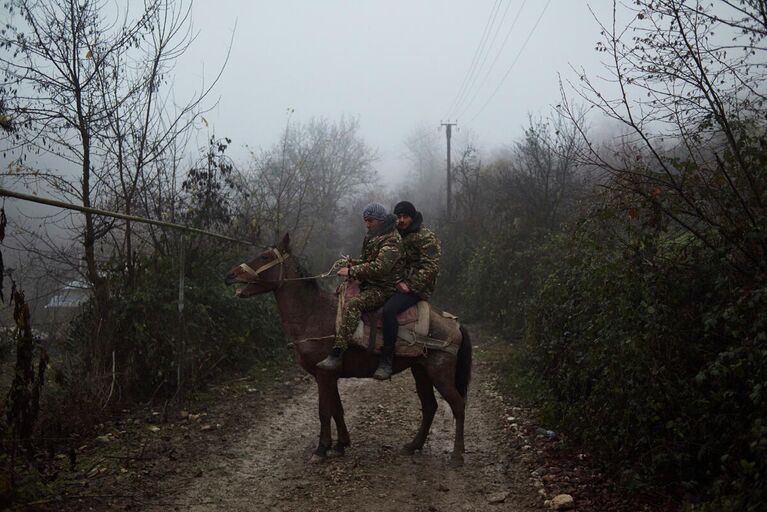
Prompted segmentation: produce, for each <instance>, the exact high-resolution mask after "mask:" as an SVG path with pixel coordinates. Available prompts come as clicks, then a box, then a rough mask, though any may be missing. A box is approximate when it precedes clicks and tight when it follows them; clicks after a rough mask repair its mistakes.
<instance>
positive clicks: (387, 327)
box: [382, 291, 421, 355]
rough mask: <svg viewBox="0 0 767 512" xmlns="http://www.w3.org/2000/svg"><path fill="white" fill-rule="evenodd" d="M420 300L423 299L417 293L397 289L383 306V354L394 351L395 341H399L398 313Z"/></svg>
mask: <svg viewBox="0 0 767 512" xmlns="http://www.w3.org/2000/svg"><path fill="white" fill-rule="evenodd" d="M419 300H421V299H419V298H418V295H416V294H415V293H402V292H400V291H397V292H394V295H392V296H391V297H389V300H387V301H386V304H384V307H383V340H384V346H383V349H382V352H383V354H385V355H386V354H392V353H394V342H395V341H397V330H399V323H398V322H397V315H399V314H400V313H402V312H403V311H405V310H406V309H407V308H409V307H410V306H414V305H415V304H416V303H418V301H419Z"/></svg>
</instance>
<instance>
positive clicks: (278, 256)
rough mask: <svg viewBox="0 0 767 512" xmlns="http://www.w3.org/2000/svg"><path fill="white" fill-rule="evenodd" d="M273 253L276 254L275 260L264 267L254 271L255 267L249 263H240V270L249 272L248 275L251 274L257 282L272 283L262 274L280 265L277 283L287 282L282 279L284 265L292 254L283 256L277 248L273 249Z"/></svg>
mask: <svg viewBox="0 0 767 512" xmlns="http://www.w3.org/2000/svg"><path fill="white" fill-rule="evenodd" d="M272 252H273V253H274V255H275V258H274V259H273V260H272V261H270V262H269V263H265V264H264V265H261V266H260V267H258V269H257V270H253V267H251V266H250V265H248V264H247V263H240V268H241V269H242V270H244V271H245V272H247V273H248V274H250V275H251V276H253V277H254V278H255V279H256V281H261V282H270V281H273V280H267V279H262V278H261V272H264V271H266V270H269V269H270V268H272V267H275V266H277V265H279V266H280V278H279V279H278V280H277V281H278V282H280V283H282V282H283V281H285V279H283V278H282V273H283V269H282V264H283V263H284V262H285V260H286V259H288V258H289V257H290V253H289V252H287V253H285V254H282V253H281V252H280V250H279V249H277V248H276V247H272Z"/></svg>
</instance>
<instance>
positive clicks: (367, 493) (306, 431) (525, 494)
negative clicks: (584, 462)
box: [140, 365, 543, 512]
mask: <svg viewBox="0 0 767 512" xmlns="http://www.w3.org/2000/svg"><path fill="white" fill-rule="evenodd" d="M483 371H484V368H483V366H482V365H476V366H475V379H474V382H473V383H472V387H471V390H470V399H469V407H468V412H467V420H466V434H467V436H466V456H465V464H464V466H463V467H460V468H453V467H451V466H450V465H449V451H450V450H451V448H452V443H453V432H454V429H453V418H452V414H451V413H450V408H449V407H448V405H447V403H446V402H444V401H441V400H440V403H439V410H438V413H437V416H436V418H435V421H434V424H433V426H432V432H431V436H430V438H429V440H428V442H427V444H426V446H425V448H424V450H423V451H422V452H421V453H419V454H416V455H415V456H408V455H404V454H402V453H400V450H399V448H400V446H401V445H403V444H404V443H405V442H407V441H409V440H410V439H411V437H412V435H413V434H414V433H415V430H416V429H417V426H418V421H419V419H420V409H419V403H418V399H417V396H416V394H415V389H414V384H413V379H412V376H411V375H410V374H409V372H406V373H403V374H399V375H396V376H395V377H394V378H393V379H392V380H391V381H390V382H384V383H380V382H376V381H373V380H368V379H364V380H356V379H355V380H344V381H342V383H341V385H340V389H341V396H342V399H343V401H344V405H345V410H346V419H347V424H348V425H349V428H350V431H351V436H352V447H351V448H350V449H348V450H347V452H346V455H345V456H344V457H343V458H337V459H329V460H328V461H326V462H323V463H319V464H311V463H309V460H310V456H311V452H312V450H313V449H314V448H315V447H316V443H317V436H318V419H317V414H316V411H317V391H316V387H315V386H314V383H313V381H310V380H309V379H306V378H301V379H298V381H297V383H296V384H294V385H292V386H291V388H292V389H291V390H290V391H289V392H287V393H286V395H285V396H283V397H282V398H281V399H280V400H279V401H277V400H275V401H274V403H273V404H272V406H271V407H263V405H264V404H263V402H264V400H274V397H270V396H269V395H268V394H261V395H259V396H256V397H253V398H251V399H249V400H246V401H243V403H241V413H242V419H243V421H249V422H251V424H250V426H246V427H245V428H243V429H242V430H241V431H240V433H239V435H238V436H237V438H236V439H234V440H230V442H229V443H228V444H227V445H226V446H223V447H221V449H220V450H214V451H213V454H211V455H210V456H209V457H208V458H207V460H205V461H204V463H202V467H201V470H200V471H201V473H197V476H196V478H191V479H190V478H188V475H186V476H185V477H183V478H177V479H174V478H173V477H168V476H166V477H165V478H164V481H163V482H162V485H161V487H162V488H163V489H164V490H163V492H160V493H158V494H157V495H156V498H155V499H154V500H150V501H144V502H143V503H142V506H141V507H140V508H142V509H146V510H167V509H168V508H169V506H170V507H172V508H175V509H177V510H190V511H209V510H233V511H237V510H242V511H245V510H248V511H252V510H275V511H311V510H322V511H365V510H377V511H397V512H403V511H411V510H412V511H454V510H458V511H471V510H488V509H491V510H499V511H500V510H504V511H505V510H509V511H527V510H540V509H541V508H542V503H543V498H542V497H541V496H540V495H539V494H538V493H537V490H536V488H535V487H534V486H533V485H532V484H531V482H530V468H529V467H528V466H527V465H525V464H524V463H521V462H520V461H518V460H515V458H516V457H515V456H514V455H513V454H518V453H519V452H518V451H517V450H510V449H507V446H506V445H507V442H508V438H509V432H508V430H507V429H504V428H503V425H504V422H507V417H506V416H505V415H504V414H503V411H502V408H501V406H500V403H499V402H498V399H497V398H495V397H494V396H493V393H492V391H491V390H489V389H488V386H487V383H486V378H485V376H484V374H483ZM213 442H215V440H214V441H213Z"/></svg>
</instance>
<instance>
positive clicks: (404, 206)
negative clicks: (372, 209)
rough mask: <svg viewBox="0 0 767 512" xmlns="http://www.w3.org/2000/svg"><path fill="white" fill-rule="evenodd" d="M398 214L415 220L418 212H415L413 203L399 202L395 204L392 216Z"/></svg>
mask: <svg viewBox="0 0 767 512" xmlns="http://www.w3.org/2000/svg"><path fill="white" fill-rule="evenodd" d="M400 213H402V214H405V215H407V216H408V217H412V218H415V215H416V213H418V212H416V210H415V206H413V203H411V202H410V201H400V202H399V203H397V206H395V207H394V215H399V214H400Z"/></svg>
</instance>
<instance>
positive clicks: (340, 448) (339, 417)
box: [328, 382, 352, 456]
mask: <svg viewBox="0 0 767 512" xmlns="http://www.w3.org/2000/svg"><path fill="white" fill-rule="evenodd" d="M337 384H338V383H337V382H336V387H335V388H334V389H333V393H332V399H333V419H334V420H335V422H336V431H337V432H338V439H336V444H335V445H334V446H333V449H332V450H331V451H330V453H329V454H328V455H332V456H339V455H343V454H344V449H345V448H347V447H349V446H351V444H352V443H351V440H350V438H349V429H347V428H346V422H345V421H344V406H343V404H342V403H341V395H339V394H338V385H337Z"/></svg>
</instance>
